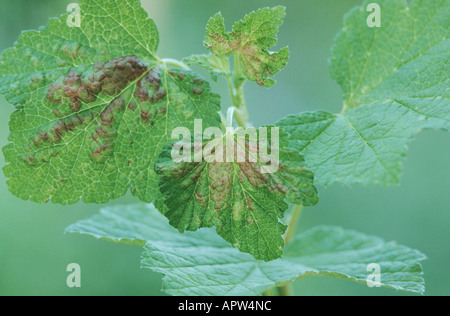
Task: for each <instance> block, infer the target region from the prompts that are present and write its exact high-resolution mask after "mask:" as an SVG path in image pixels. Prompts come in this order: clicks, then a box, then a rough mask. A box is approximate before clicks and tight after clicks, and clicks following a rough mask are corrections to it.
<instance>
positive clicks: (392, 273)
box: [66, 205, 426, 295]
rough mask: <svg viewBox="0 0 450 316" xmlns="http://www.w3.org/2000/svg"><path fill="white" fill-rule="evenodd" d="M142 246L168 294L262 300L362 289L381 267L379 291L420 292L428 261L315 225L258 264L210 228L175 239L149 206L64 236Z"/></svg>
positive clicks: (113, 213)
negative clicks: (287, 291)
mask: <svg viewBox="0 0 450 316" xmlns="http://www.w3.org/2000/svg"><path fill="white" fill-rule="evenodd" d="M66 231H67V232H69V233H79V234H84V235H89V236H93V237H96V238H101V239H106V240H109V241H114V242H120V243H126V244H134V245H139V246H142V245H144V244H145V251H144V254H143V258H142V261H141V264H142V266H143V267H144V268H148V269H151V270H153V271H156V272H159V273H162V274H164V278H163V290H164V291H165V292H166V293H168V294H171V295H260V294H261V293H262V292H263V291H264V290H266V289H267V288H270V287H273V286H281V285H286V284H288V283H290V282H293V281H294V280H297V279H301V278H305V277H308V276H314V275H321V276H327V277H333V278H338V279H344V280H351V281H356V282H359V283H362V284H366V282H367V280H368V279H370V280H371V281H375V280H374V279H372V278H371V277H370V275H371V274H372V273H373V272H374V270H372V268H370V267H371V266H370V264H373V263H375V264H379V266H380V273H381V274H380V280H379V281H380V285H381V286H383V287H388V288H392V289H396V290H401V291H407V292H413V293H421V294H422V293H423V292H424V289H425V284H424V280H423V272H422V265H421V261H423V260H424V259H426V257H425V256H424V255H423V254H422V253H420V252H419V251H417V250H413V249H410V248H407V247H404V246H401V245H397V244H396V243H395V242H385V241H383V240H382V239H380V238H377V237H371V236H367V235H364V234H361V233H358V232H355V231H352V230H345V229H342V228H339V227H332V226H319V227H315V228H312V229H310V230H308V231H306V232H304V233H302V234H298V235H296V236H295V237H294V238H293V239H292V240H291V242H290V243H289V244H288V246H287V247H286V249H285V250H284V255H283V258H282V259H279V260H275V261H271V262H261V261H257V260H255V259H253V258H252V257H251V256H249V255H247V254H244V253H241V252H239V251H237V249H235V248H233V247H231V246H230V245H229V244H228V243H226V242H225V241H224V240H223V239H221V238H219V237H218V236H217V234H216V233H215V232H214V231H213V230H211V229H202V230H200V231H198V232H195V233H192V232H186V233H184V234H183V235H181V234H179V233H178V231H176V230H175V229H174V228H172V227H170V225H169V224H168V223H167V220H166V219H165V218H164V216H163V215H161V214H160V213H159V212H157V211H156V210H155V209H154V208H153V206H151V205H129V206H116V207H112V208H106V209H103V210H102V211H101V214H100V215H95V216H94V217H92V218H91V219H87V220H82V221H80V222H78V223H76V224H74V225H71V226H70V227H68V228H67V230H66Z"/></svg>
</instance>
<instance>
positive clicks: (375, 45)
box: [277, 0, 450, 185]
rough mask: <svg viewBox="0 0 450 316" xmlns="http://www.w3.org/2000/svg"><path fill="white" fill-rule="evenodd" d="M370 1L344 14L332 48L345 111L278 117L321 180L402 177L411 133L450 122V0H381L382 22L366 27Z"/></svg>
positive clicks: (333, 69) (378, 180) (394, 181)
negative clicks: (342, 22)
mask: <svg viewBox="0 0 450 316" xmlns="http://www.w3.org/2000/svg"><path fill="white" fill-rule="evenodd" d="M369 3H370V1H366V2H365V3H364V4H363V5H362V6H361V7H358V8H356V9H354V10H353V11H351V12H350V14H348V15H347V16H346V18H345V20H344V29H343V31H342V32H341V33H340V34H339V36H338V37H337V39H336V41H335V44H334V47H333V53H332V57H331V65H330V69H331V74H332V76H333V78H335V79H336V80H337V82H338V83H339V84H340V85H341V87H342V90H343V93H344V110H343V111H342V113H341V114H339V115H335V114H330V113H327V112H323V111H318V112H309V113H302V114H298V115H291V116H288V117H287V118H284V119H282V120H281V121H279V122H278V123H277V125H278V126H280V127H281V128H282V129H283V130H284V131H285V132H286V133H289V134H290V139H291V144H293V146H296V147H297V148H298V149H299V150H301V151H302V153H303V155H304V156H305V159H306V163H307V166H308V167H310V168H311V169H312V170H313V171H314V173H315V176H316V180H317V182H318V183H321V184H325V185H329V184H332V183H334V182H340V183H343V184H347V185H353V184H356V183H362V184H381V185H391V184H397V183H398V182H399V179H400V174H401V171H402V162H403V160H404V158H405V156H406V152H407V146H408V144H409V143H410V142H411V140H412V139H413V137H414V135H415V134H416V133H417V132H418V131H420V130H421V129H426V128H433V129H447V130H448V129H450V67H449V65H450V63H449V58H450V39H449V38H448V29H449V20H450V1H449V0H432V1H420V0H414V1H403V0H393V1H379V2H378V3H379V4H380V6H381V8H382V25H381V27H380V28H376V27H375V28H369V27H368V26H367V22H366V19H367V15H368V13H367V11H366V8H367V5H368V4H369Z"/></svg>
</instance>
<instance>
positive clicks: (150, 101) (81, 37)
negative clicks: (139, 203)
mask: <svg viewBox="0 0 450 316" xmlns="http://www.w3.org/2000/svg"><path fill="white" fill-rule="evenodd" d="M80 6H81V12H82V13H81V14H82V16H81V27H80V28H77V27H68V26H67V24H66V20H67V14H66V15H63V16H62V17H61V18H59V19H51V20H50V22H49V23H48V25H47V26H46V27H43V28H41V29H40V30H39V31H28V32H24V33H23V34H22V35H21V36H20V37H19V39H18V42H17V43H16V44H15V46H14V47H13V48H10V49H8V50H6V51H4V52H3V53H2V56H1V59H0V92H1V93H4V94H5V95H6V99H7V100H8V101H9V102H10V103H12V104H14V105H15V106H16V107H17V109H18V110H17V111H16V112H14V113H13V114H12V116H11V122H10V129H11V135H10V137H9V140H10V142H11V143H10V144H9V145H7V146H6V147H5V148H4V154H5V159H6V162H7V165H6V167H5V169H4V172H5V174H6V176H7V177H8V178H9V180H8V185H9V188H10V190H11V192H13V193H14V194H15V195H17V196H19V197H21V198H23V199H30V200H32V201H35V202H40V203H42V202H46V201H48V200H51V201H53V202H56V203H62V204H67V203H75V202H77V201H78V200H79V199H80V198H81V199H82V200H83V201H85V202H94V203H104V202H106V201H108V200H109V199H113V198H117V197H119V196H122V195H124V194H125V193H126V192H127V190H128V189H131V191H132V193H133V194H135V195H136V196H138V197H139V198H140V199H141V200H143V201H146V202H150V201H152V200H154V198H155V197H158V195H159V189H158V186H157V183H158V181H157V177H156V174H155V173H154V170H153V164H154V162H155V160H156V158H157V157H158V155H159V153H160V151H161V148H162V146H163V145H164V144H165V143H167V141H168V139H167V135H168V136H170V133H171V131H172V129H174V128H175V127H178V126H186V127H188V128H191V127H192V125H193V121H194V119H195V118H198V119H203V124H204V126H211V125H218V124H220V119H219V116H218V114H217V112H218V110H219V96H217V95H215V94H213V93H212V92H211V90H210V88H209V85H208V83H206V82H205V81H204V80H203V79H201V78H200V77H198V76H197V75H195V74H194V73H193V72H190V71H185V70H179V69H170V68H167V67H166V66H165V65H163V64H162V63H161V62H160V60H159V59H158V57H157V56H156V49H157V46H158V31H157V29H156V27H155V25H154V23H153V21H152V20H151V19H149V18H148V16H147V13H146V12H145V10H144V9H143V8H142V7H141V5H140V1H138V0H125V1H113V0H81V1H80Z"/></svg>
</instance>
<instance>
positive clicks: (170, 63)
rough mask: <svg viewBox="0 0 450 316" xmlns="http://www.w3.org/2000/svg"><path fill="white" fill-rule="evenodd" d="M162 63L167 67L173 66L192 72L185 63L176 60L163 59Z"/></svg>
mask: <svg viewBox="0 0 450 316" xmlns="http://www.w3.org/2000/svg"><path fill="white" fill-rule="evenodd" d="M160 62H161V63H163V64H164V65H166V66H173V67H176V68H181V69H185V70H191V68H189V66H188V65H186V64H185V63H183V62H181V61H179V60H176V59H172V58H163V59H161V61H160Z"/></svg>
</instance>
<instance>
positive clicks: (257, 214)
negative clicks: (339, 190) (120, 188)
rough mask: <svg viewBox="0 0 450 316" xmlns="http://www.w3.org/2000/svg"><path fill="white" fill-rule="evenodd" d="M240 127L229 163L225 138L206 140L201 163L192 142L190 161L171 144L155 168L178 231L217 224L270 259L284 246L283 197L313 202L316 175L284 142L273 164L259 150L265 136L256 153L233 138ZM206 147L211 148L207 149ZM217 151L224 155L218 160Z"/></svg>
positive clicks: (226, 234) (240, 244) (232, 240)
mask: <svg viewBox="0 0 450 316" xmlns="http://www.w3.org/2000/svg"><path fill="white" fill-rule="evenodd" d="M243 131H244V130H243V129H238V132H235V133H236V134H234V135H233V136H232V137H233V139H234V141H235V143H234V145H232V146H233V147H234V148H235V149H234V153H233V155H234V157H233V161H228V162H227V159H226V158H227V157H226V156H227V154H228V152H229V151H231V148H232V146H228V147H227V144H226V143H227V137H226V136H224V137H222V136H220V135H219V136H218V137H216V138H215V139H214V140H212V141H209V142H206V143H204V144H203V149H204V150H205V152H204V153H205V154H204V155H203V159H202V160H201V161H200V162H195V161H196V160H195V152H194V149H195V147H196V145H195V144H193V145H190V146H192V147H193V149H192V153H191V155H192V157H191V160H190V162H175V161H174V159H173V156H172V150H173V148H174V147H173V145H172V144H169V145H168V146H166V147H165V148H164V149H163V151H162V153H161V156H160V158H159V159H158V161H157V162H156V164H155V169H156V171H157V173H158V174H161V175H162V178H161V182H160V188H161V193H162V194H163V197H164V203H165V205H166V206H167V212H166V213H165V215H166V216H167V217H168V218H169V220H170V223H171V224H172V225H173V226H174V227H176V228H177V229H178V230H180V231H182V232H183V231H185V230H190V231H195V230H197V229H198V228H201V227H212V226H215V227H216V230H217V233H218V234H219V235H220V236H222V237H223V238H224V239H225V240H227V241H228V242H230V243H232V244H233V245H236V246H237V247H238V248H239V250H241V251H243V252H248V253H250V254H252V255H253V256H254V257H255V258H257V259H261V260H267V261H268V260H273V259H276V258H279V257H280V256H281V254H282V248H283V247H284V239H283V237H282V235H283V233H284V232H285V229H286V226H285V225H284V224H282V223H281V222H280V218H282V217H283V212H284V211H285V210H286V209H287V207H288V204H286V203H285V202H284V201H285V200H286V197H287V200H289V201H290V202H292V203H296V204H301V205H306V206H311V205H315V204H316V203H317V202H318V196H317V190H316V188H315V187H314V185H313V181H314V177H313V174H312V172H311V171H309V170H308V169H307V168H306V167H305V166H304V163H303V158H302V156H301V155H299V154H297V153H295V150H286V148H285V149H283V147H284V146H283V144H281V146H280V147H281V148H282V149H281V150H280V152H279V157H276V160H275V159H274V161H273V162H272V163H269V162H268V159H266V158H267V157H266V158H261V157H265V156H264V154H263V151H262V150H261V148H262V144H263V142H266V141H267V140H266V139H265V140H263V139H262V138H260V139H259V146H258V147H259V149H260V151H259V152H257V151H256V150H253V151H252V145H249V143H248V142H246V143H244V142H242V143H240V142H239V140H238V138H237V137H236V135H238V134H239V132H243ZM241 135H244V133H242V134H241ZM267 142H268V143H270V142H271V141H270V140H268V141H267ZM213 143H214V144H215V145H214V146H213ZM255 145H256V144H255ZM208 146H210V148H215V149H213V150H210V151H206V148H208ZM241 147H242V148H241ZM219 148H220V149H219ZM253 148H256V146H255V147H253ZM269 148H270V147H269ZM271 148H274V147H271ZM239 149H242V151H241V153H242V152H243V154H239V153H238V152H239ZM227 151H228V152H227ZM219 152H220V153H221V154H218V153H219ZM206 153H208V154H206ZM216 155H218V157H220V158H222V159H219V161H218V159H216V158H217V156H216ZM238 157H240V158H241V159H240V160H239V158H238ZM264 169H267V170H264Z"/></svg>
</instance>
